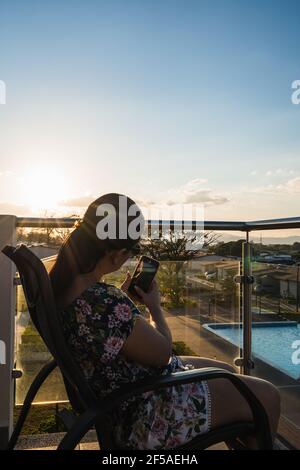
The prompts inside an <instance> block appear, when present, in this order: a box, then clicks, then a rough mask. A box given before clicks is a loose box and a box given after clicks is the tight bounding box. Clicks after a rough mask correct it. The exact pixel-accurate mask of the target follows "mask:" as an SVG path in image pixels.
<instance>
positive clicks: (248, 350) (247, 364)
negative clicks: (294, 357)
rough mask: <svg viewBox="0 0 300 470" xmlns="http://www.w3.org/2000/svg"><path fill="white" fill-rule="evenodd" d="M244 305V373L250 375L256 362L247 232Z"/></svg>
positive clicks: (251, 279)
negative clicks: (253, 347) (254, 360)
mask: <svg viewBox="0 0 300 470" xmlns="http://www.w3.org/2000/svg"><path fill="white" fill-rule="evenodd" d="M242 279H243V282H242V307H243V310H242V312H243V364H242V368H243V373H244V374H246V375H249V374H250V372H251V369H253V367H254V364H253V361H252V305H251V303H252V299H251V297H252V283H253V278H252V266H251V244H250V242H249V234H248V232H247V238H246V241H245V242H244V243H243V246H242Z"/></svg>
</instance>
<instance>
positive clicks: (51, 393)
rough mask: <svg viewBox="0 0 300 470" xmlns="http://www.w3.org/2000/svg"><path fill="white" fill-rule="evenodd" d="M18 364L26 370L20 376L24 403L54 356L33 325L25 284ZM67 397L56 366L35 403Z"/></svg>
mask: <svg viewBox="0 0 300 470" xmlns="http://www.w3.org/2000/svg"><path fill="white" fill-rule="evenodd" d="M15 351H16V365H17V369H20V370H22V371H23V375H22V377H21V378H20V379H17V380H16V397H15V402H16V405H20V404H22V403H23V401H24V398H25V396H26V393H27V391H28V388H29V387H30V385H31V383H32V381H33V380H34V378H35V376H36V375H37V373H38V372H39V371H40V370H41V368H42V367H43V366H44V365H45V364H46V363H47V362H49V361H50V360H51V358H52V356H51V354H50V353H49V352H48V350H47V348H46V346H45V344H44V342H43V340H42V339H41V337H40V335H39V334H38V332H37V331H36V329H35V327H34V326H33V324H32V322H31V320H30V317H29V313H28V310H27V305H26V301H25V297H24V293H23V289H22V287H21V286H18V287H17V316H16V349H15ZM64 400H67V397H66V394H65V390H64V385H63V381H62V377H61V374H60V372H59V371H58V370H57V369H55V370H54V371H53V372H52V374H51V375H50V376H49V377H48V379H47V380H46V381H45V383H44V385H43V386H42V387H41V388H40V390H39V392H38V393H37V396H36V398H35V400H34V403H40V402H42V403H44V402H57V401H64Z"/></svg>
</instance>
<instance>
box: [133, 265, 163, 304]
mask: <svg viewBox="0 0 300 470" xmlns="http://www.w3.org/2000/svg"><path fill="white" fill-rule="evenodd" d="M158 267H159V262H158V261H157V260H156V259H153V258H149V257H148V256H142V257H141V258H140V259H139V262H138V264H137V266H136V268H135V271H134V273H133V276H132V281H131V283H130V286H129V288H128V290H129V292H131V293H132V294H134V295H135V296H138V294H137V292H136V290H135V289H134V286H138V287H140V288H141V289H142V290H143V291H144V292H148V290H149V288H150V286H151V283H152V281H153V279H154V277H155V274H156V272H157V270H158Z"/></svg>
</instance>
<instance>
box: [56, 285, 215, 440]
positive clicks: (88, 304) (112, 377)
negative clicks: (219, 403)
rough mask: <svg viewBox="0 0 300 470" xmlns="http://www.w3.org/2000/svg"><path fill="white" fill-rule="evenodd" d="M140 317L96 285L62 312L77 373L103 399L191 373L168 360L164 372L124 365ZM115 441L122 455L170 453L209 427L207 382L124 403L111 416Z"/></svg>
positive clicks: (122, 297) (119, 296)
mask: <svg viewBox="0 0 300 470" xmlns="http://www.w3.org/2000/svg"><path fill="white" fill-rule="evenodd" d="M140 315H142V314H141V313H140V312H139V310H138V308H137V307H136V306H135V304H134V303H133V302H132V301H131V300H130V299H129V297H128V296H127V295H126V294H125V293H124V292H122V291H121V290H120V289H117V288H116V287H114V286H112V285H109V284H105V283H96V284H95V285H93V286H91V287H90V288H88V289H87V290H86V291H84V292H83V293H82V294H81V295H80V297H79V298H77V299H76V300H75V301H74V302H73V303H72V304H70V305H69V307H68V308H67V309H65V311H64V312H62V323H63V329H64V333H65V336H66V339H67V341H68V344H69V346H70V348H71V350H72V354H73V356H74V358H75V360H76V361H77V363H78V365H79V367H80V368H81V370H82V372H83V373H84V375H85V377H86V379H87V380H88V381H89V383H90V385H91V387H92V388H93V390H94V392H95V393H96V394H97V396H99V399H101V398H103V397H104V396H106V395H107V394H109V393H110V392H112V391H113V390H116V389H118V388H119V387H122V385H124V384H127V383H132V382H134V381H136V380H140V379H143V378H145V377H149V376H157V375H160V374H168V373H170V372H176V371H180V370H185V369H188V368H193V366H184V365H183V364H182V362H181V360H180V358H179V357H177V356H175V355H172V357H171V359H170V362H169V364H168V365H167V366H164V367H151V366H150V367H149V366H142V365H141V364H138V363H135V362H131V361H129V360H127V359H126V358H125V357H124V356H123V355H122V353H121V349H122V346H123V344H124V342H125V341H126V339H127V338H128V336H129V335H130V333H131V331H132V329H133V327H134V323H135V321H136V319H137V318H138V317H139V316H140ZM114 418H115V420H114V422H115V424H114V439H115V441H116V443H117V444H118V446H119V447H121V448H123V449H171V448H174V447H176V446H179V445H182V444H184V443H186V442H188V441H190V440H191V439H193V438H194V437H196V436H197V435H199V434H202V433H206V432H208V431H209V430H210V427H211V405H210V394H209V388H208V385H207V382H206V381H202V382H197V383H191V384H184V385H176V386H173V387H169V388H165V389H161V390H158V391H155V392H152V391H151V392H147V393H144V394H142V395H139V396H137V397H134V398H131V399H130V400H127V401H126V402H124V403H123V404H122V405H121V406H120V407H119V408H118V410H116V412H115V415H114Z"/></svg>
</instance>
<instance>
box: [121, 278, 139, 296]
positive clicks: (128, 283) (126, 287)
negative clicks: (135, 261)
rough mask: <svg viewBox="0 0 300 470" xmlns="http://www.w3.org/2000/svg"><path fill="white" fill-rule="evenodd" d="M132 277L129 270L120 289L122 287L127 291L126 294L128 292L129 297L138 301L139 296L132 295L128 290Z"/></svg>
mask: <svg viewBox="0 0 300 470" xmlns="http://www.w3.org/2000/svg"><path fill="white" fill-rule="evenodd" d="M131 279H132V277H131V274H130V272H129V271H127V274H126V279H125V281H124V282H123V284H122V285H121V287H120V289H121V290H122V291H123V292H125V294H127V295H128V297H129V298H130V299H131V300H133V301H135V302H136V301H137V297H134V296H132V295H131V293H130V292H128V287H129V286H130V283H131Z"/></svg>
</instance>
